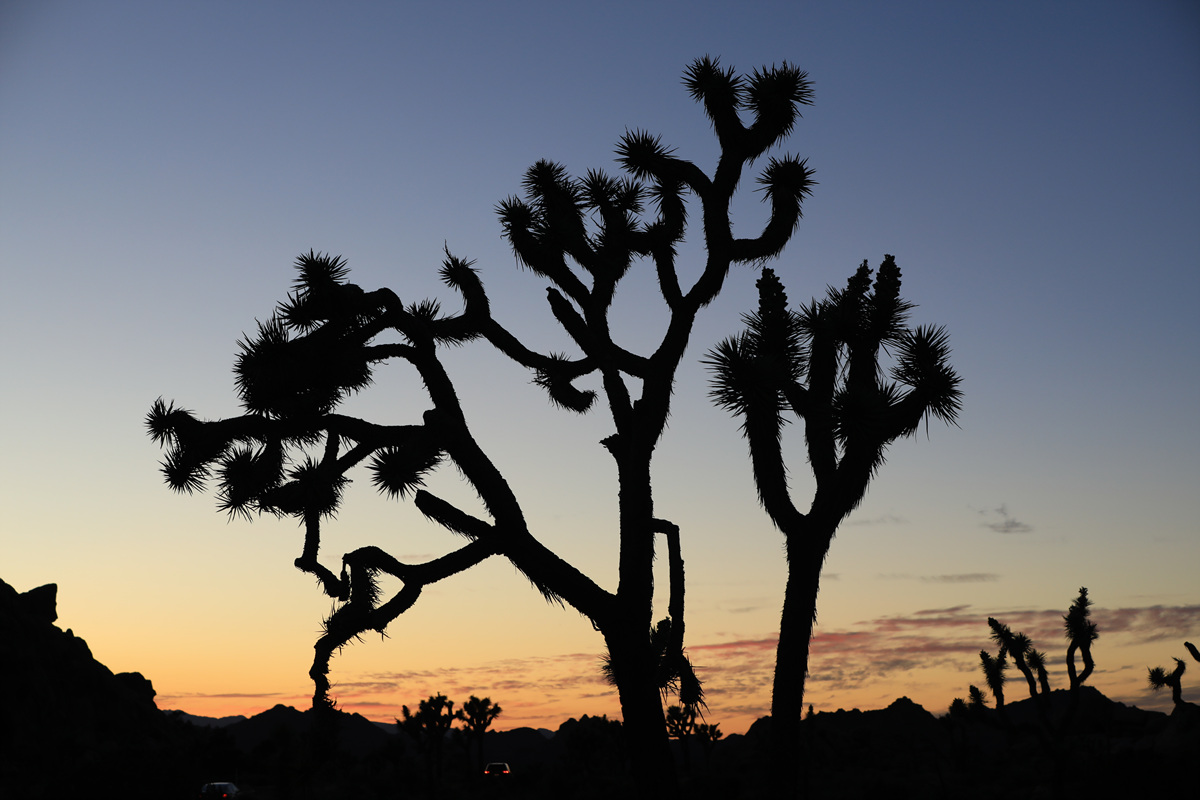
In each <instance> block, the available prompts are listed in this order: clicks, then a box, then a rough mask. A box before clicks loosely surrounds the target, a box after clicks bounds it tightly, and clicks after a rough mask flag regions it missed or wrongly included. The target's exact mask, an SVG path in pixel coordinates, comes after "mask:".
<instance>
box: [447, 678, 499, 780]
mask: <svg viewBox="0 0 1200 800" xmlns="http://www.w3.org/2000/svg"><path fill="white" fill-rule="evenodd" d="M502 711H503V709H501V708H500V706H498V705H496V704H495V703H493V702H492V699H491V698H490V697H484V698H482V699H480V698H478V697H476V696H475V695H471V698H470V699H469V700H467V702H465V703H463V705H462V708H460V709H459V710H458V711H455V712H454V718H455V719H456V720H458V721H459V722H461V723H462V724H463V733H465V734H466V736H467V739H468V740H469V741H470V742H471V743H472V744H473V745H474V748H473V749H474V750H475V755H476V759H475V764H476V767H477V771H478V770H482V769H483V735H484V734H485V733H487V729H488V728H490V727H491V725H492V723H493V722H495V721H496V717H498V716H500V714H501V712H502Z"/></svg>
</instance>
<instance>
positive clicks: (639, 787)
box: [605, 627, 679, 800]
mask: <svg viewBox="0 0 1200 800" xmlns="http://www.w3.org/2000/svg"><path fill="white" fill-rule="evenodd" d="M605 639H606V641H607V644H608V653H609V658H610V659H611V663H612V668H613V677H614V679H615V680H616V683H617V693H618V695H619V697H620V700H621V717H622V730H623V731H624V734H625V747H626V753H627V754H628V757H629V768H630V773H631V775H632V777H633V782H634V791H635V793H636V796H637V797H641V798H646V800H651V798H653V800H669V799H670V798H675V797H678V796H679V786H678V783H677V781H676V779H675V764H674V760H673V759H672V758H671V747H670V740H669V739H668V737H667V721H666V718H665V717H664V715H663V707H662V697H661V696H660V695H659V691H658V688H657V686H656V685H655V681H654V658H653V657H652V654H651V652H650V639H649V631H648V630H647V631H646V632H645V633H643V634H642V635H641V636H640V637H638V636H637V634H636V633H634V632H632V631H629V630H627V629H625V628H624V627H622V630H620V631H618V632H616V633H615V634H614V635H612V636H606V637H605Z"/></svg>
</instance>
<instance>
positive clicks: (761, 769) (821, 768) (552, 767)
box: [0, 581, 1200, 800]
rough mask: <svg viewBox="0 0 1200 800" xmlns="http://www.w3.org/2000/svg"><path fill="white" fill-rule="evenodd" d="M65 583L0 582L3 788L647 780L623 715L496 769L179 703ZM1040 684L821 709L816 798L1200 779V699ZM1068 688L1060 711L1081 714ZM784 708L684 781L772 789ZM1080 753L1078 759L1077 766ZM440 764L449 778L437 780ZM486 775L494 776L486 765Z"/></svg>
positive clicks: (717, 788) (272, 717) (1133, 791)
mask: <svg viewBox="0 0 1200 800" xmlns="http://www.w3.org/2000/svg"><path fill="white" fill-rule="evenodd" d="M55 595H56V588H55V587H54V586H53V585H49V586H43V587H39V588H37V589H33V590H31V591H28V592H25V593H24V594H20V593H18V592H17V591H16V590H15V589H13V588H12V587H10V586H9V585H8V584H6V583H4V582H3V581H0V642H3V645H2V648H0V676H2V677H3V679H4V681H5V686H6V687H7V688H8V693H7V696H6V698H5V701H4V704H3V715H2V716H0V796H3V797H5V798H7V797H14V798H16V797H21V798H63V797H87V798H107V797H113V798H116V797H120V798H192V797H195V796H196V793H197V792H198V791H199V788H200V786H201V785H202V784H204V783H207V782H209V781H232V782H233V783H236V784H237V785H238V786H239V787H241V788H242V789H243V790H244V791H245V792H246V793H247V796H250V797H255V798H261V799H263V800H272V799H274V798H314V799H315V798H397V797H405V798H408V797H413V798H422V797H428V798H447V799H451V798H471V797H514V798H516V797H520V798H550V797H553V798H609V797H622V796H628V795H629V793H630V791H631V779H630V777H629V772H628V760H627V755H626V753H625V749H624V743H623V735H622V734H623V731H622V727H621V724H620V723H619V722H617V721H614V720H609V719H606V718H604V717H588V716H585V717H583V718H582V719H578V720H576V719H571V720H568V721H567V722H564V723H563V724H562V725H561V726H559V728H558V729H557V730H556V731H548V730H533V729H530V728H519V729H516V730H512V731H501V732H496V731H489V732H487V733H486V734H485V735H484V737H483V752H482V758H483V760H484V761H485V762H494V761H502V762H506V763H508V764H510V765H511V766H512V772H511V774H509V775H505V776H484V775H483V773H482V771H481V770H479V769H478V767H477V766H475V765H476V764H477V763H478V759H479V758H480V756H479V755H478V754H477V752H476V751H475V749H474V747H468V745H467V742H466V741H465V740H463V739H462V738H461V736H460V735H459V734H458V733H457V732H451V733H450V734H449V735H448V736H447V738H445V739H444V740H443V742H442V743H441V744H442V746H441V748H440V750H441V752H440V759H439V760H440V763H439V765H438V767H439V769H438V770H436V771H431V770H429V769H428V766H429V764H428V755H429V750H428V749H427V748H425V747H423V746H422V745H421V744H420V743H419V742H418V741H417V740H415V739H414V738H412V737H411V736H409V735H408V733H406V732H404V731H401V730H398V729H397V727H396V726H394V725H392V726H387V725H380V724H378V723H374V722H371V721H369V720H367V719H365V718H363V717H361V716H359V715H357V714H346V713H343V712H340V711H323V712H320V713H318V712H314V711H312V710H309V711H304V712H301V711H298V710H296V709H294V708H289V707H286V706H276V707H275V708H272V709H270V710H268V711H265V712H263V713H261V714H258V715H256V716H254V717H250V718H248V719H245V718H241V717H238V718H233V719H224V720H212V719H206V718H200V717H191V716H189V715H187V714H184V713H182V712H164V711H161V710H159V709H158V708H157V706H156V705H155V703H154V689H153V687H152V686H151V684H150V681H148V680H146V679H145V678H143V677H142V676H141V675H139V674H137V673H123V674H120V675H114V674H113V673H112V672H111V671H110V670H108V669H107V668H106V667H105V666H104V665H102V664H100V663H99V662H97V661H96V660H95V659H94V658H92V655H91V652H90V651H89V649H88V647H87V644H86V643H85V642H84V641H83V640H82V639H80V638H79V637H77V636H75V635H74V634H73V633H72V632H71V631H69V630H68V631H63V630H61V629H60V628H58V627H57V626H56V625H55V624H54V622H55V620H56V619H57V612H56V607H55ZM1035 702H1036V701H1035V700H1034V699H1033V698H1030V699H1026V700H1022V701H1019V702H1010V703H1008V704H1006V705H1005V706H1004V708H1005V714H1004V718H1003V719H1001V718H1000V717H999V716H998V714H997V712H996V710H995V709H991V708H973V709H968V710H967V711H966V712H965V713H954V714H947V715H945V716H942V717H937V716H934V715H933V714H931V713H929V712H928V711H926V710H925V709H923V708H921V706H919V705H917V704H915V703H913V702H911V701H910V700H908V699H906V698H901V699H899V700H897V701H895V702H894V703H892V705H891V706H889V707H888V708H886V709H881V710H876V711H857V710H854V711H840V710H839V711H837V712H833V713H819V714H814V715H811V716H809V717H808V718H807V719H805V720H804V722H803V723H802V725H801V729H802V746H803V747H804V748H805V749H806V751H807V758H806V759H805V761H806V763H808V764H809V765H810V767H809V768H808V769H807V770H806V773H805V775H804V779H803V781H802V790H803V791H805V792H806V793H807V795H808V796H809V797H814V798H857V797H864V798H865V797H888V798H905V797H921V798H942V797H944V798H958V797H968V796H969V797H972V798H993V797H994V798H1000V797H1002V796H1005V797H1008V796H1011V794H1012V792H1013V791H1014V789H1017V790H1019V793H1020V795H1021V796H1023V797H1055V796H1056V795H1063V796H1071V797H1080V796H1090V797H1096V798H1103V797H1121V796H1130V797H1136V796H1146V794H1147V793H1148V791H1152V790H1154V789H1166V788H1178V787H1182V786H1187V785H1189V783H1190V780H1191V778H1192V776H1193V773H1194V768H1189V765H1188V762H1189V760H1191V759H1192V758H1193V757H1194V755H1195V753H1197V752H1200V708H1198V707H1197V706H1195V705H1193V704H1191V703H1187V702H1181V703H1177V704H1176V705H1175V708H1174V710H1173V712H1172V713H1171V714H1170V715H1167V714H1163V713H1160V712H1155V711H1144V710H1142V709H1138V708H1136V707H1130V706H1125V705H1122V704H1120V703H1115V702H1113V701H1111V700H1109V699H1108V698H1106V697H1104V696H1103V695H1102V694H1101V693H1100V692H1099V691H1097V690H1095V689H1093V688H1092V687H1089V686H1083V687H1081V688H1080V690H1079V699H1078V706H1077V707H1076V709H1075V711H1074V713H1073V716H1072V722H1071V729H1070V730H1068V731H1066V732H1065V733H1064V734H1063V735H1061V736H1056V737H1054V738H1053V739H1049V738H1047V737H1045V736H1044V735H1043V734H1041V733H1040V732H1039V731H1041V730H1042V727H1043V725H1042V721H1043V719H1044V714H1045V712H1044V711H1043V710H1042V709H1040V708H1038V707H1037V706H1036V705H1035ZM1070 702H1072V701H1071V699H1070V693H1069V691H1067V690H1062V691H1056V692H1052V693H1051V696H1050V704H1051V708H1050V712H1049V713H1050V715H1051V717H1052V718H1054V717H1062V716H1064V715H1066V713H1067V709H1068V707H1069V704H1070ZM768 723H769V720H768V719H767V718H763V719H761V720H759V721H758V722H756V723H755V724H754V725H753V726H752V727H751V729H750V730H749V731H748V732H747V733H746V734H745V735H738V734H733V735H729V736H726V737H725V738H723V739H721V740H720V741H717V742H715V743H713V742H706V743H702V741H701V739H700V737H693V738H692V740H691V741H689V742H688V743H687V744H688V750H687V751H686V753H685V751H684V750H683V748H682V744H681V743H680V742H678V741H676V742H673V743H672V744H673V746H674V757H675V763H676V768H677V769H678V770H679V773H680V776H681V783H682V785H683V789H684V792H685V793H686V796H688V797H695V798H756V797H761V796H763V793H762V792H763V781H764V780H765V775H766V774H767V770H766V767H767V763H766V759H767V758H768V757H769V756H768V754H769V753H770V746H769V745H770V743H769V742H768V741H767V736H766V731H767V730H768V729H769V724H768ZM1064 765H1065V768H1064ZM431 775H434V776H436V778H431V777H430V776H431ZM485 777H487V778H488V780H486V781H485V780H484V779H485ZM431 781H436V783H431Z"/></svg>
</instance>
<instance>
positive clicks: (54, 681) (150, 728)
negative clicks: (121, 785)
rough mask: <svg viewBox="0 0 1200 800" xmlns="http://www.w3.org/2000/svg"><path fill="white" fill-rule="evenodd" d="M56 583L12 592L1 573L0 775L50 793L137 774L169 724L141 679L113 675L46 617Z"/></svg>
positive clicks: (152, 757) (156, 758) (52, 611)
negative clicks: (1, 692) (0, 709)
mask: <svg viewBox="0 0 1200 800" xmlns="http://www.w3.org/2000/svg"><path fill="white" fill-rule="evenodd" d="M57 592H58V587H57V586H56V585H55V584H47V585H45V586H39V587H37V588H35V589H30V590H29V591H27V592H24V593H20V592H18V591H17V590H16V589H14V588H13V587H12V586H9V585H8V584H7V583H5V582H4V581H0V685H3V687H4V695H5V697H4V703H3V705H4V709H3V712H4V713H3V714H2V715H0V785H3V786H4V787H5V788H6V790H7V789H9V788H14V787H19V788H20V789H21V790H22V791H23V792H24V793H25V794H23V795H21V796H37V797H53V796H66V795H62V794H61V793H62V792H64V791H68V790H74V789H78V788H88V789H89V790H92V787H94V786H96V785H97V784H105V783H106V782H110V781H114V780H118V779H127V778H128V776H129V775H130V774H131V773H132V774H134V775H136V776H138V777H139V779H140V782H141V783H143V784H144V783H145V782H146V781H145V776H146V775H148V774H151V773H153V771H154V770H153V767H151V768H147V766H146V764H147V762H150V763H155V762H157V763H160V764H161V763H162V761H163V759H162V758H161V757H160V755H161V751H162V750H163V749H164V748H165V747H167V746H168V744H169V743H170V740H171V736H172V730H173V726H172V725H171V724H170V722H169V721H168V720H167V719H166V717H165V716H164V715H163V714H162V712H160V711H159V710H158V708H157V706H155V704H154V687H153V685H152V684H151V683H150V681H149V680H147V679H146V678H144V677H143V676H142V675H140V674H138V673H136V672H134V673H122V674H119V675H114V674H113V673H112V671H111V670H109V669H108V668H107V667H106V666H104V665H103V664H101V663H100V662H98V661H96V659H95V658H93V657H92V652H91V650H90V649H89V648H88V646H87V642H85V641H84V640H83V639H81V638H79V637H78V636H76V635H75V634H74V633H73V632H72V631H70V630H66V631H64V630H61V629H60V628H59V627H58V626H56V625H55V624H54V623H55V621H56V620H57V619H58V611H57ZM14 796H17V795H14ZM90 796H93V797H94V796H96V795H95V794H91V795H90Z"/></svg>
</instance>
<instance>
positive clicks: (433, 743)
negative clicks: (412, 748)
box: [396, 693, 457, 794]
mask: <svg viewBox="0 0 1200 800" xmlns="http://www.w3.org/2000/svg"><path fill="white" fill-rule="evenodd" d="M400 714H401V719H398V720H396V725H397V726H398V727H399V728H400V729H401V730H403V731H404V732H405V733H407V734H408V735H409V736H411V737H412V738H413V740H414V741H416V742H417V746H418V747H420V748H421V749H422V750H423V751H424V753H425V769H426V775H427V776H428V780H429V786H430V790H431V791H432V792H433V793H434V794H437V792H438V790H439V787H440V786H441V781H442V745H443V744H445V741H446V734H447V733H448V732H449V731H450V726H451V724H452V723H453V722H454V720H455V719H457V714H456V713H455V711H454V701H453V700H450V699H448V698H447V697H446V696H445V695H444V694H441V693H438V694H436V695H433V696H432V697H429V698H427V699H425V700H422V701H421V702H420V703H418V704H417V711H416V713H413V712H412V711H409V709H408V706H401V707H400Z"/></svg>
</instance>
